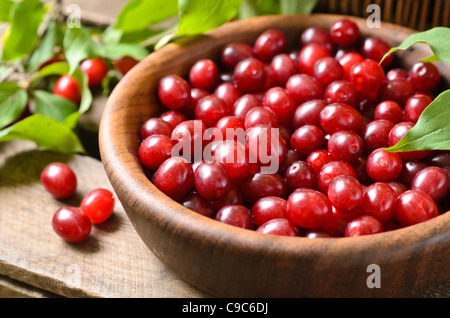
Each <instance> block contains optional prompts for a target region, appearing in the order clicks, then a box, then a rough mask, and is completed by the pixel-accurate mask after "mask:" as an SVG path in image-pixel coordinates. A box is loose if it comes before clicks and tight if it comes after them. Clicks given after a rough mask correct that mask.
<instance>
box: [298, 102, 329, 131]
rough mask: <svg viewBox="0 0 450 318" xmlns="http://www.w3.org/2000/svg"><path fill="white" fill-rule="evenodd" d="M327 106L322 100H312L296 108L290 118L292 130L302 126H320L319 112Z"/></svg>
mask: <svg viewBox="0 0 450 318" xmlns="http://www.w3.org/2000/svg"><path fill="white" fill-rule="evenodd" d="M325 106H327V102H326V101H324V100H322V99H313V100H310V101H307V102H304V103H302V104H300V105H298V106H297V108H296V109H295V112H294V116H293V118H292V128H294V129H297V128H300V127H301V126H303V125H315V126H320V112H321V111H322V109H323V108H324V107H325Z"/></svg>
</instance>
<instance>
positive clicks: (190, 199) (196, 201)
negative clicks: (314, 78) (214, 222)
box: [179, 191, 216, 219]
mask: <svg viewBox="0 0 450 318" xmlns="http://www.w3.org/2000/svg"><path fill="white" fill-rule="evenodd" d="M179 203H180V204H181V205H183V206H184V207H185V208H188V209H189V210H192V211H194V212H197V213H198V214H200V215H203V216H206V217H208V218H210V219H214V218H215V216H216V212H215V210H214V208H213V206H212V204H211V202H209V201H208V200H206V199H205V198H203V197H202V196H201V195H200V194H198V193H197V192H194V191H191V192H189V193H188V194H187V195H186V196H185V197H184V198H183V199H181V200H180V201H179Z"/></svg>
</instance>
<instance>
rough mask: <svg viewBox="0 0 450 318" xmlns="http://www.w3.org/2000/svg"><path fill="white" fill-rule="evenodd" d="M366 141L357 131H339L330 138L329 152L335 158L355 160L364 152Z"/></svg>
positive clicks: (349, 161) (350, 161) (347, 160)
mask: <svg viewBox="0 0 450 318" xmlns="http://www.w3.org/2000/svg"><path fill="white" fill-rule="evenodd" d="M363 150H364V142H363V140H362V138H361V137H360V136H359V135H358V134H357V133H355V132H353V131H350V130H341V131H337V132H335V133H334V134H332V135H331V136H330V139H329V140H328V152H329V153H330V156H331V158H333V160H343V161H346V162H348V163H352V162H355V161H356V160H358V158H359V157H360V156H361V155H362V154H363Z"/></svg>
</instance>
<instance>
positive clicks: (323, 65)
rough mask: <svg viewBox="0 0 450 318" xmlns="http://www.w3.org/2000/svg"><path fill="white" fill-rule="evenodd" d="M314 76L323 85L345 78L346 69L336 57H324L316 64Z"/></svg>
mask: <svg viewBox="0 0 450 318" xmlns="http://www.w3.org/2000/svg"><path fill="white" fill-rule="evenodd" d="M313 76H314V78H316V79H317V80H318V81H319V83H320V84H322V86H323V87H326V86H328V85H329V84H331V83H332V82H334V81H338V80H341V79H344V76H345V71H344V68H343V67H342V66H341V64H340V63H339V62H338V60H336V59H335V58H334V57H322V58H321V59H319V60H317V62H316V63H315V64H314V71H313Z"/></svg>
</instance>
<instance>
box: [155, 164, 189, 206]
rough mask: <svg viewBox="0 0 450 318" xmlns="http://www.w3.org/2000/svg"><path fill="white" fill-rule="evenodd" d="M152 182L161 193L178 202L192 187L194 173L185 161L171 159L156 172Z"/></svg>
mask: <svg viewBox="0 0 450 318" xmlns="http://www.w3.org/2000/svg"><path fill="white" fill-rule="evenodd" d="M152 182H153V184H154V185H155V187H157V188H158V189H159V190H160V191H161V192H163V193H164V194H166V195H167V196H168V197H170V198H172V199H173V200H175V201H178V200H180V199H181V198H183V197H184V196H185V195H186V194H188V193H189V191H190V190H191V189H192V187H193V186H194V171H193V169H192V166H191V164H190V163H189V161H187V160H186V159H184V158H181V157H171V158H169V159H167V160H166V161H164V162H163V163H162V164H161V166H160V167H159V168H158V170H156V172H155V173H154V175H153V177H152Z"/></svg>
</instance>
